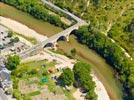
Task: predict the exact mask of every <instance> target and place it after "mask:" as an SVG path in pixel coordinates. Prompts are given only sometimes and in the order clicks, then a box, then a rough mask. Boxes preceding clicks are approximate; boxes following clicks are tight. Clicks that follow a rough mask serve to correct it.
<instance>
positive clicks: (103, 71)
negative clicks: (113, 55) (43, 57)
mask: <svg viewBox="0 0 134 100" xmlns="http://www.w3.org/2000/svg"><path fill="white" fill-rule="evenodd" d="M69 40H70V41H69V42H63V41H60V42H58V48H59V49H58V52H60V53H62V54H63V53H66V54H70V51H71V50H72V49H73V48H75V49H76V52H77V54H76V56H75V58H76V59H79V60H82V61H84V62H87V63H89V64H90V65H91V66H92V69H93V71H94V73H95V75H96V76H97V78H98V79H99V80H101V82H102V83H103V85H104V86H105V88H106V90H107V92H108V95H109V96H110V100H122V86H121V84H120V82H119V81H118V80H117V79H116V78H115V76H114V71H113V69H112V67H111V66H110V65H108V64H107V63H106V61H105V60H104V59H103V58H102V57H100V56H99V55H98V54H97V53H96V52H94V51H93V50H91V49H89V48H88V47H86V46H84V45H82V44H80V43H78V42H77V40H76V37H75V36H74V35H71V36H70V38H69Z"/></svg>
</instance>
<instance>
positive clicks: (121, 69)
mask: <svg viewBox="0 0 134 100" xmlns="http://www.w3.org/2000/svg"><path fill="white" fill-rule="evenodd" d="M88 28H89V27H86V26H83V27H81V28H80V29H79V30H78V31H77V32H76V36H77V38H78V40H79V41H80V42H81V43H83V44H86V45H87V46H88V47H89V48H92V49H94V50H95V51H97V52H98V53H99V54H100V55H101V56H103V57H104V58H105V59H106V61H107V62H108V63H109V64H111V65H112V66H113V67H114V68H115V69H116V71H117V72H118V75H119V77H120V80H121V82H123V86H124V87H125V88H129V92H131V90H133V88H134V80H133V77H134V76H133V75H134V61H133V60H130V59H129V58H127V57H126V55H125V54H124V52H123V51H122V49H121V48H120V47H119V46H118V45H116V44H115V43H113V42H112V41H111V40H110V39H108V38H107V37H106V36H105V35H103V34H100V33H94V32H91V31H89V32H88V31H87V30H89V29H88ZM126 92H127V91H126ZM128 94H131V95H129V96H130V97H132V95H134V94H133V93H128Z"/></svg>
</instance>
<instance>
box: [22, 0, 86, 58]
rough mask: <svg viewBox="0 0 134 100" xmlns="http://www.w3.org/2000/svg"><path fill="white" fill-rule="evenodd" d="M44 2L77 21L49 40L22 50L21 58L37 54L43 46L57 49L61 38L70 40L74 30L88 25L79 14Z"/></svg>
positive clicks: (45, 2) (43, 0)
mask: <svg viewBox="0 0 134 100" xmlns="http://www.w3.org/2000/svg"><path fill="white" fill-rule="evenodd" d="M42 2H44V4H47V5H48V6H50V7H52V8H53V9H55V10H57V11H60V12H62V13H64V14H66V15H68V16H70V17H71V18H73V19H74V20H75V21H77V23H76V24H75V25H73V26H71V27H69V28H67V29H65V30H64V31H62V32H59V33H57V34H55V35H53V36H51V37H50V38H48V39H47V40H45V41H43V42H41V43H38V44H37V45H35V46H33V47H31V48H30V49H27V50H26V51H24V52H22V53H19V55H20V57H21V58H26V57H28V56H30V55H32V54H35V53H37V52H38V51H39V50H40V49H41V48H46V47H50V48H53V49H56V45H57V42H58V41H59V40H65V41H69V35H70V34H71V33H72V32H73V31H74V30H77V29H78V28H79V27H80V26H83V25H87V23H86V22H85V21H84V20H82V19H80V18H78V17H77V16H75V15H73V14H71V13H70V12H68V11H65V10H62V9H61V8H59V7H57V6H55V5H53V4H52V3H50V2H48V1H46V0H42Z"/></svg>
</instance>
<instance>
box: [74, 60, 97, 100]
mask: <svg viewBox="0 0 134 100" xmlns="http://www.w3.org/2000/svg"><path fill="white" fill-rule="evenodd" d="M73 71H74V76H75V80H76V83H75V84H77V86H78V87H82V88H83V89H84V91H85V92H87V95H86V99H88V100H97V95H96V94H95V92H94V89H95V83H94V82H93V80H92V76H91V75H90V74H91V69H90V65H89V64H87V63H84V62H78V63H76V64H75V65H74V68H73Z"/></svg>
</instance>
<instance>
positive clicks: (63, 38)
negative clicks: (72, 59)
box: [57, 36, 68, 42]
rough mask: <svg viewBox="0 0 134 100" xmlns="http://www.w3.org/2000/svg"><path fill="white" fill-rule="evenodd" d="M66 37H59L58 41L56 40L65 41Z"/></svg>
mask: <svg viewBox="0 0 134 100" xmlns="http://www.w3.org/2000/svg"><path fill="white" fill-rule="evenodd" d="M67 38H68V37H67V36H60V37H59V38H58V39H57V42H58V41H67Z"/></svg>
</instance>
